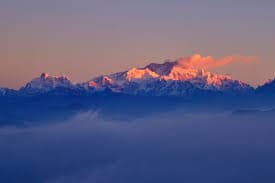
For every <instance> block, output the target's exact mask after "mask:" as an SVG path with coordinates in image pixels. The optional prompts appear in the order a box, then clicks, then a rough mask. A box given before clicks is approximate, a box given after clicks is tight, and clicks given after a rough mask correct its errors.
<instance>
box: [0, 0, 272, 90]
mask: <svg viewBox="0 0 275 183" xmlns="http://www.w3.org/2000/svg"><path fill="white" fill-rule="evenodd" d="M274 19H275V1H272V0H263V1H258V0H231V1H225V0H135V1H133V0H75V1H73V0H47V1H45V0H24V1H22V0H0V28H1V31H0V86H2V87H11V88H19V87H20V86H22V85H23V84H25V83H26V82H28V81H29V80H31V79H33V78H34V77H37V76H39V75H40V73H42V72H48V73H50V74H52V75H66V76H68V77H69V78H70V79H72V80H73V81H74V82H83V81H87V80H89V79H91V78H93V77H95V76H97V75H101V74H108V73H112V72H117V71H123V70H126V69H129V68H131V67H142V66H144V65H146V64H148V63H151V62H158V63H161V62H162V61H163V60H166V59H177V58H180V57H183V56H190V55H193V54H201V55H203V56H212V57H214V58H216V59H220V58H224V57H227V56H243V57H255V58H257V62H255V63H243V62H234V63H232V64H227V65H226V66H224V67H219V68H215V69H213V71H214V72H217V73H224V74H231V75H232V77H233V78H236V79H240V80H243V81H245V82H248V83H250V84H252V85H254V86H256V85H258V84H260V83H262V82H264V81H266V80H268V79H271V78H274V76H275V75H274V71H275V52H274V50H275V35H274V32H275V23H274Z"/></svg>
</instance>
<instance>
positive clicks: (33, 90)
mask: <svg viewBox="0 0 275 183" xmlns="http://www.w3.org/2000/svg"><path fill="white" fill-rule="evenodd" d="M103 91H104V92H106V91H109V92H114V93H121V94H128V95H141V96H176V97H187V96H193V95H199V94H200V93H212V94H230V95H244V94H251V93H254V92H255V93H260V94H261V93H263V94H273V93H274V92H275V80H270V81H268V82H267V83H265V84H263V85H262V86H259V87H257V88H253V87H252V86H250V85H249V84H247V83H245V82H242V81H240V80H235V79H232V78H231V77H230V76H228V75H218V74H215V73H211V72H208V71H206V70H204V69H196V68H190V67H189V66H186V64H184V63H181V61H180V60H176V61H166V62H164V63H162V64H157V63H151V64H149V65H147V66H145V67H143V68H132V69H129V70H127V71H124V72H118V73H113V74H109V75H102V76H99V77H95V78H93V79H91V80H89V81H87V82H84V83H77V84H74V83H73V82H71V81H70V80H69V79H68V78H67V77H65V76H60V77H55V76H50V75H49V74H46V73H42V74H41V76H40V77H37V78H35V79H33V80H31V81H30V82H28V83H27V84H26V85H25V86H23V87H22V88H20V89H19V90H12V89H8V88H1V89H0V96H14V95H20V96H33V95H40V94H46V93H52V94H56V95H65V94H70V95H87V94H93V93H98V92H103Z"/></svg>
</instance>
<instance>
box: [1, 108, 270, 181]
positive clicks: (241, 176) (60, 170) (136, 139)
mask: <svg viewBox="0 0 275 183" xmlns="http://www.w3.org/2000/svg"><path fill="white" fill-rule="evenodd" d="M274 116H275V115H274ZM274 116H272V115H271V116H269V117H263V115H259V116H257V115H252V114H247V115H241V116H239V115H232V113H231V112H223V113H222V112H219V113H217V112H205V113H204V112H189V113H185V112H184V111H183V110H180V109H179V110H176V111H173V112H166V113H158V114H154V115H152V116H147V117H144V118H143V119H136V120H134V121H123V120H121V121H118V120H116V121H112V120H103V119H101V118H99V117H98V116H97V113H96V112H92V111H91V112H85V113H79V114H78V115H76V116H74V117H73V118H72V119H70V120H67V121H64V122H62V123H60V122H58V123H53V122H50V123H45V124H44V125H42V126H33V127H28V128H15V127H3V128H1V129H0V182H3V183H13V182H26V183H32V182H33V183H39V182H42V183H44V182H45V183H75V182H78V183H124V182H125V183H147V182H148V183H154V182H157V183H161V182H163V183H167V182H173V183H177V182H179V183H182V182H187V183H201V182H204V183H206V182H209V183H227V182H228V183H232V182H234V183H246V182H247V183H252V182H259V183H262V182H265V183H268V182H272V183H273V182H275V174H274V170H275V156H274V154H275V143H274V139H275V121H274Z"/></svg>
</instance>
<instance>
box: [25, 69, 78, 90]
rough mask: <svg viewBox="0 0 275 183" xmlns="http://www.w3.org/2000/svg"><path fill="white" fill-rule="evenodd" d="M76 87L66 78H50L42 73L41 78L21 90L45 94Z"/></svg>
mask: <svg viewBox="0 0 275 183" xmlns="http://www.w3.org/2000/svg"><path fill="white" fill-rule="evenodd" d="M74 87H75V85H74V84H73V83H72V82H71V81H70V80H69V79H68V78H67V77H65V76H59V77H56V76H50V75H49V74H47V73H42V74H41V75H40V77H37V78H35V79H33V80H31V81H30V82H29V83H27V84H26V86H24V87H22V88H21V89H20V90H21V91H24V92H27V93H37V92H40V93H45V92H49V91H51V90H53V89H56V88H74Z"/></svg>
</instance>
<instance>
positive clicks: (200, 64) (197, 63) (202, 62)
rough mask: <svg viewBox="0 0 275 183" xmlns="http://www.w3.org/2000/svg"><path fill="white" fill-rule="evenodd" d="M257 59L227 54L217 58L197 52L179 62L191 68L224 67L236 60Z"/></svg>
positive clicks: (243, 61) (241, 61) (253, 60)
mask: <svg viewBox="0 0 275 183" xmlns="http://www.w3.org/2000/svg"><path fill="white" fill-rule="evenodd" d="M256 61H257V59H256V58H255V57H253V56H225V57H223V58H221V59H218V60H216V59H215V58H213V57H212V56H206V57H203V56H201V55H199V54H195V55H193V56H191V57H183V58H180V59H179V60H178V64H179V65H180V66H182V67H184V68H188V69H189V68H190V69H208V68H216V67H223V66H225V65H228V64H232V63H235V62H239V63H247V64H249V63H254V62H256Z"/></svg>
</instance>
